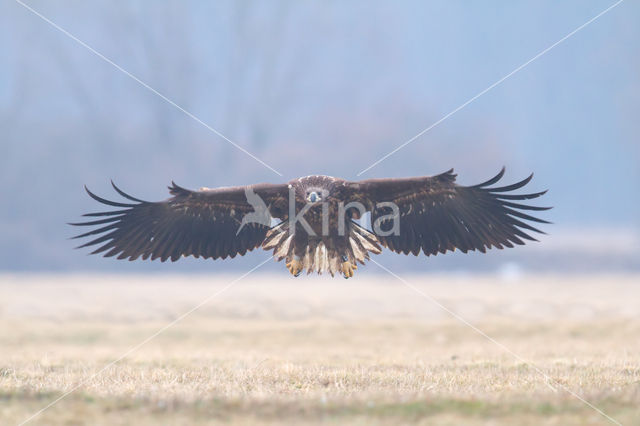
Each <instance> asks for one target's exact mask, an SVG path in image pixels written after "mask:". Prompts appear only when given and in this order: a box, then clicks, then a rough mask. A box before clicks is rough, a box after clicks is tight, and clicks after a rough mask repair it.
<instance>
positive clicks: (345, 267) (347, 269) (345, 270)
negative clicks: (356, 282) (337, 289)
mask: <svg viewBox="0 0 640 426" xmlns="http://www.w3.org/2000/svg"><path fill="white" fill-rule="evenodd" d="M340 269H341V270H342V276H343V277H345V278H351V277H353V271H355V270H356V269H358V266H357V265H355V264H354V263H351V262H349V261H345V262H342V264H341V265H340Z"/></svg>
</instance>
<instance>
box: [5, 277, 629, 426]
mask: <svg viewBox="0 0 640 426" xmlns="http://www.w3.org/2000/svg"><path fill="white" fill-rule="evenodd" d="M232 279H233V277H168V278H167V277H163V278H160V277H148V276H147V277H105V276H57V277H56V276H29V277H26V276H22V277H21V276H3V277H0V280H1V281H0V282H1V284H0V348H1V349H0V419H2V420H1V421H0V423H2V424H17V423H20V422H21V421H23V420H25V419H26V418H28V417H29V416H30V415H31V414H33V413H34V412H36V411H37V410H39V409H40V408H42V407H44V406H45V405H47V404H48V403H49V402H50V401H53V400H54V399H55V398H56V397H58V396H59V395H61V394H62V393H63V392H65V391H66V390H69V389H71V388H73V387H74V386H76V385H77V384H81V386H80V387H79V389H78V390H77V391H76V392H74V393H73V394H71V395H70V396H69V397H67V398H65V399H63V400H62V401H60V402H59V403H58V404H56V405H54V406H53V407H52V408H50V409H48V410H46V411H45V412H44V413H42V414H41V415H40V416H39V417H37V418H36V419H34V420H33V424H154V423H159V424H187V423H196V424H198V423H202V424H208V423H213V424H216V423H231V424H271V423H287V424H292V423H295V424H316V423H334V424H345V423H350V424H363V425H365V424H367V425H368V424H380V425H395V424H406V423H418V424H460V423H465V424H486V423H491V424H609V422H608V421H607V420H606V419H605V418H604V417H602V416H601V415H599V414H598V413H597V412H595V411H594V410H592V409H591V408H589V407H588V406H586V405H585V404H583V403H582V402H580V401H579V400H577V399H576V398H574V397H572V396H571V395H569V394H568V393H567V392H565V391H564V390H562V388H561V387H560V386H558V385H557V384H556V383H560V384H561V385H562V386H566V387H567V388H569V389H571V390H572V391H574V392H576V393H578V394H580V395H582V396H583V397H585V398H586V399H587V400H589V401H590V402H591V403H593V404H594V405H596V406H598V407H599V408H601V409H602V410H603V411H605V412H606V413H607V414H609V415H610V416H612V417H613V418H615V419H616V420H618V421H620V422H621V423H623V424H638V423H640V297H639V296H640V285H639V283H640V280H638V277H631V276H628V277H624V276H619V277H604V276H603V277H556V276H545V277H526V278H522V279H519V280H515V281H503V280H500V279H498V278H496V277H491V276H480V277H476V276H459V277H453V276H449V277H447V276H428V277H424V276H423V277H412V278H409V281H410V282H411V283H412V284H416V285H417V286H419V287H420V288H421V289H422V290H423V291H425V292H427V293H429V294H431V295H433V296H434V297H436V298H437V299H438V300H440V301H441V302H443V303H444V304H445V305H447V306H448V307H450V308H451V309H453V310H454V311H455V312H457V313H459V314H460V315H462V316H463V317H465V318H467V319H469V320H470V321H471V322H473V323H474V324H475V325H477V326H478V327H480V328H481V329H482V330H483V331H485V332H486V333H487V334H489V335H490V336H492V337H493V338H495V339H496V340H498V341H500V342H501V343H503V344H505V345H506V346H508V347H509V348H510V349H512V350H513V351H514V352H516V353H518V354H520V355H521V356H522V357H523V358H526V359H527V360H530V361H532V362H533V363H534V364H535V365H537V366H538V367H540V368H541V369H542V370H543V371H544V372H545V373H546V374H548V376H549V377H551V379H552V381H551V382H549V381H547V380H545V378H544V377H543V376H542V375H541V374H540V373H539V372H538V371H536V370H535V368H533V367H532V366H531V365H527V364H526V363H523V362H521V361H519V360H517V359H515V358H514V357H513V356H512V355H510V354H508V353H506V352H505V351H504V350H502V349H501V348H499V347H498V346H496V345H495V344H493V343H491V342H489V341H487V340H486V339H485V338H483V337H481V336H479V335H478V334H477V333H475V332H474V331H473V330H471V329H469V328H468V327H467V326H465V325H463V324H461V323H460V322H459V321H457V320H455V319H452V318H450V317H449V316H448V315H447V314H446V313H444V312H443V311H442V310H441V308H439V307H437V306H435V305H433V304H432V303H431V302H430V301H428V300H426V299H424V298H422V297H420V296H417V295H416V294H415V293H414V292H413V291H412V290H410V289H408V288H407V287H405V286H403V285H402V284H399V283H398V284H396V283H394V282H391V281H389V280H388V279H387V278H386V277H375V276H374V277H365V276H363V277H359V278H358V279H356V280H350V281H344V280H329V279H321V280H315V279H313V280H306V281H303V280H293V279H289V278H282V277H269V276H266V277H264V276H263V277H259V276H251V277H249V278H247V279H246V280H245V281H242V282H240V283H238V284H237V285H236V286H234V287H233V288H231V289H229V290H228V291H227V292H225V293H223V294H221V295H220V296H218V297H216V298H215V299H213V300H212V301H211V302H210V303H208V304H207V305H205V306H203V307H202V308H201V309H199V310H198V311H196V312H195V313H194V314H193V315H191V316H189V317H187V318H186V319H184V320H183V321H181V322H180V323H178V324H176V325H175V326H174V327H172V328H170V329H168V330H167V331H166V332H164V333H162V334H161V335H159V336H158V337H157V338H156V339H154V340H152V341H150V342H149V343H148V344H146V345H145V346H143V347H141V348H140V349H139V350H137V351H136V352H134V353H132V354H131V355H130V356H129V357H127V358H125V359H124V360H122V361H121V362H120V363H118V364H117V365H115V366H114V367H112V368H110V369H108V370H106V371H104V372H103V373H101V374H99V375H97V376H95V377H92V374H94V373H95V372H97V371H99V370H100V369H101V368H102V367H103V366H104V365H106V364H107V363H109V362H110V361H111V360H113V359H115V358H117V357H119V356H120V355H122V354H123V353H124V352H125V351H126V350H127V349H129V348H130V347H132V346H134V345H136V344H137V343H138V342H140V341H141V340H143V339H144V338H146V337H147V336H149V335H151V334H153V333H154V332H155V331H156V330H157V329H159V328H161V327H162V326H164V325H165V324H167V323H168V322H170V321H171V320H172V319H174V318H176V317H177V316H178V315H180V314H181V313H182V312H184V311H187V310H188V309H189V308H191V307H192V306H194V305H196V304H197V303H199V302H200V301H201V300H203V299H204V298H206V297H207V296H208V295H211V294H213V293H215V292H216V291H218V290H220V289H221V288H222V287H223V286H224V285H225V284H226V283H228V282H229V281H231V280H232ZM87 379H88V380H87Z"/></svg>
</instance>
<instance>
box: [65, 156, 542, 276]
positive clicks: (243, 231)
mask: <svg viewBox="0 0 640 426" xmlns="http://www.w3.org/2000/svg"><path fill="white" fill-rule="evenodd" d="M504 172H505V169H504V167H503V168H502V170H501V171H500V172H499V173H498V174H497V175H496V176H494V177H493V178H491V179H489V180H487V181H486V182H483V183H480V184H478V185H474V186H462V185H458V184H457V183H456V174H454V173H453V169H451V170H449V171H447V172H444V173H441V174H438V175H435V176H422V177H410V178H388V179H368V180H361V181H348V180H345V179H340V178H336V177H331V176H321V175H313V176H306V177H301V178H298V179H294V180H292V181H290V182H288V183H283V184H270V183H261V184H255V185H248V186H234V187H220V188H214V189H210V188H206V187H203V188H200V189H199V190H197V191H195V190H189V189H185V188H182V187H180V186H178V185H176V184H175V183H174V182H172V184H171V186H169V192H170V194H171V197H170V198H168V199H167V200H164V201H159V202H149V201H143V200H140V199H138V198H134V197H132V196H131V195H129V194H127V193H125V192H124V191H122V190H121V189H120V188H118V187H117V186H116V185H115V184H114V183H113V181H112V182H111V184H112V185H113V188H114V189H115V191H116V192H117V193H118V194H119V195H120V196H122V197H123V198H124V199H125V200H122V201H111V200H107V199H105V198H102V197H99V196H97V195H95V194H94V193H93V192H91V191H90V190H89V189H88V188H87V187H86V186H85V190H86V191H87V193H88V194H89V196H91V197H92V198H93V199H95V200H96V201H99V202H100V203H102V204H105V205H107V206H111V207H115V208H116V209H115V210H114V209H112V210H110V211H102V212H97V213H88V214H85V215H84V216H85V217H89V218H92V219H88V221H85V222H79V223H71V224H70V225H74V226H81V227H90V230H89V231H88V232H85V233H82V234H80V235H77V236H75V237H72V238H87V237H91V238H90V240H89V241H88V242H86V243H84V244H82V245H80V246H79V247H77V248H84V247H92V249H93V251H92V252H91V254H98V253H102V254H103V255H104V256H105V257H112V256H117V259H128V260H136V259H138V258H141V259H144V260H146V259H151V260H155V259H160V261H162V262H164V261H166V260H168V259H171V261H177V260H178V259H180V258H181V257H187V256H193V257H195V258H200V257H202V258H205V259H209V258H211V259H226V258H227V257H229V258H234V257H235V256H237V255H241V256H243V255H244V254H245V253H247V252H249V251H251V250H253V249H256V248H258V247H262V248H263V249H264V250H267V251H272V252H273V257H274V258H275V259H276V260H277V261H281V260H283V259H284V260H285V264H286V267H287V269H288V270H289V272H290V273H291V274H292V275H294V276H298V275H300V273H301V272H303V271H306V272H307V274H309V273H311V272H317V273H319V274H321V273H323V272H326V273H329V274H331V276H334V275H336V274H339V275H341V276H343V277H345V278H350V277H352V276H353V275H354V271H355V270H356V269H357V265H358V264H361V265H363V264H364V263H365V261H367V260H369V259H370V254H379V253H381V251H382V249H383V248H387V249H389V250H391V251H393V252H395V253H403V254H405V255H408V254H409V253H411V254H413V255H415V256H418V255H419V254H420V253H423V254H424V255H426V256H430V255H437V254H438V253H443V254H444V253H446V252H453V251H455V250H456V249H457V250H459V251H461V252H463V253H467V252H469V251H475V250H478V251H480V252H482V253H485V252H486V250H487V249H490V248H493V247H495V248H498V249H502V248H504V247H510V248H511V247H514V245H523V244H524V243H525V242H526V241H537V240H536V239H535V238H534V237H532V236H531V234H532V233H534V232H535V233H541V234H544V232H543V231H540V230H539V229H537V228H535V227H534V226H533V225H532V222H537V223H543V224H546V223H550V222H547V221H546V220H543V219H540V218H537V217H534V216H531V214H533V213H531V214H528V213H525V212H526V211H530V212H531V211H542V210H548V209H549V208H550V207H539V206H532V205H528V204H523V201H524V200H530V199H534V198H537V197H540V196H541V195H543V194H545V193H546V191H542V192H535V193H526V194H521V193H514V191H516V190H518V189H520V188H522V187H524V186H525V185H526V184H528V183H529V182H530V181H531V179H532V177H533V174H531V175H530V176H529V177H527V178H526V179H524V180H521V181H519V182H516V183H513V184H511V185H505V186H498V185H496V184H497V183H498V181H500V180H501V179H502V177H503V175H504ZM365 215H369V221H366V220H364V218H365V217H366V216H365ZM360 219H363V220H360ZM358 222H360V223H358ZM365 222H367V224H365ZM95 246H97V248H96V247H95Z"/></svg>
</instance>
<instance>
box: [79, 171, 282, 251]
mask: <svg viewBox="0 0 640 426" xmlns="http://www.w3.org/2000/svg"><path fill="white" fill-rule="evenodd" d="M113 187H114V189H115V190H116V191H117V192H118V193H119V194H120V195H121V196H123V197H124V198H126V199H128V200H130V201H131V202H127V203H121V202H114V201H110V200H106V199H104V198H101V197H98V196H97V195H95V194H93V193H92V192H90V191H89V190H88V189H87V193H88V194H89V195H90V196H91V197H92V198H93V199H95V200H97V201H99V202H101V203H103V204H106V205H108V206H112V207H118V208H119V209H118V210H112V211H107V212H99V213H88V214H85V215H84V216H90V217H98V218H99V219H96V220H91V221H88V222H81V223H72V224H71V225H75V226H94V227H96V228H95V229H93V230H91V231H89V232H86V233H84V234H81V235H78V236H76V237H74V238H84V237H90V236H97V237H96V238H94V239H92V240H91V241H89V242H87V243H85V244H83V245H81V246H79V247H78V248H82V247H89V246H98V247H97V248H96V249H95V250H94V251H93V252H92V253H91V254H96V253H104V256H105V257H111V256H116V255H117V258H118V259H129V260H135V259H137V258H139V257H142V259H148V258H150V259H151V260H154V259H158V258H159V259H160V260H161V261H162V262H164V261H165V260H167V259H171V260H172V261H176V260H178V259H179V258H180V257H182V256H194V257H204V258H209V257H210V258H213V259H216V258H223V259H224V258H226V257H227V256H229V257H235V256H236V255H237V254H240V255H244V254H245V253H246V252H247V251H250V250H253V249H254V248H256V247H259V246H260V245H261V244H262V241H263V240H264V238H265V235H266V233H267V231H268V230H269V225H268V224H266V223H264V222H262V223H260V222H261V221H258V222H246V221H245V223H243V222H242V219H243V217H244V216H245V215H247V214H252V213H254V212H255V209H254V206H253V204H252V203H250V202H248V200H247V194H252V195H257V196H259V197H260V199H261V200H263V201H264V203H265V204H266V206H267V207H268V208H269V210H270V214H271V215H272V216H273V217H276V218H281V219H282V218H283V217H284V215H285V212H286V211H287V203H288V188H287V185H286V184H282V185H272V184H258V185H251V186H249V187H243V186H238V187H227V188H216V189H203V190H200V191H190V190H188V189H184V188H181V187H179V186H178V185H176V184H175V183H173V184H172V186H170V187H169V190H170V192H171V194H172V195H173V197H171V198H169V199H167V200H165V201H160V202H148V201H142V200H139V199H137V198H134V197H132V196H130V195H128V194H126V193H124V192H123V191H122V190H120V189H119V188H118V187H116V186H115V185H113ZM85 189H86V188H85ZM247 189H249V190H250V191H246V190H247ZM249 201H251V200H249ZM258 213H261V212H258ZM240 228H242V229H240ZM238 231H239V232H238Z"/></svg>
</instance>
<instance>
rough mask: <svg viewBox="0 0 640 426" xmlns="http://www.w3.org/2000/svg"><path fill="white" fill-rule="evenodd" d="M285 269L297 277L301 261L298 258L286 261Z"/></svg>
mask: <svg viewBox="0 0 640 426" xmlns="http://www.w3.org/2000/svg"><path fill="white" fill-rule="evenodd" d="M287 269H288V270H289V272H291V275H293V276H294V277H297V276H298V275H300V273H301V272H302V262H301V261H300V260H298V259H291V260H290V261H289V262H287Z"/></svg>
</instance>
